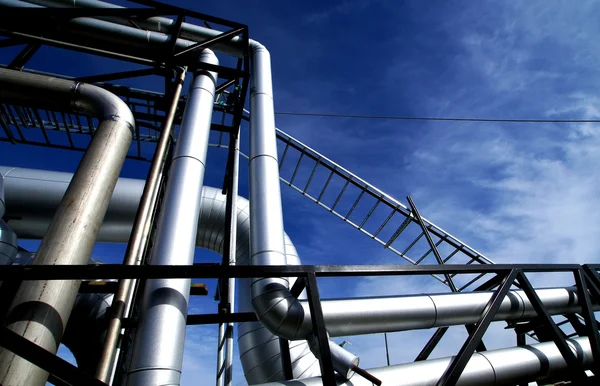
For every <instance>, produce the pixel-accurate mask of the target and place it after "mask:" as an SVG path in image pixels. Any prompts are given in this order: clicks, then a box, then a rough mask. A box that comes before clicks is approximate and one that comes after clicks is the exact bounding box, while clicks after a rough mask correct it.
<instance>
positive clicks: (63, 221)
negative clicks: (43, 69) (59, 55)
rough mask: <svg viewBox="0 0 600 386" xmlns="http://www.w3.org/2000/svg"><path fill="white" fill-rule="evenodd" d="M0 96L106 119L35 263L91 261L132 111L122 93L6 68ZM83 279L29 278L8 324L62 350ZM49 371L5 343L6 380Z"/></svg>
mask: <svg viewBox="0 0 600 386" xmlns="http://www.w3.org/2000/svg"><path fill="white" fill-rule="evenodd" d="M32 95H35V96H36V98H35V99H32V97H31V96H32ZM0 99H1V100H3V101H6V102H9V103H16V104H19V103H27V104H31V103H35V104H36V105H38V106H40V107H44V108H48V109H52V108H59V109H61V110H70V111H74V112H77V113H80V114H85V115H92V116H95V117H97V118H98V119H99V120H100V121H101V122H100V125H99V126H98V128H97V130H96V133H95V134H94V136H93V138H92V140H91V142H90V144H89V146H88V149H87V150H86V152H85V154H84V156H83V159H82V160H81V162H80V164H79V166H78V168H77V171H76V172H75V174H74V176H73V179H72V181H71V183H70V184H69V187H68V189H67V191H66V193H65V196H64V198H63V199H62V200H61V202H60V205H59V206H58V209H57V210H56V214H55V216H54V219H53V221H52V223H51V224H50V227H49V229H48V231H47V232H46V234H45V236H44V238H43V240H42V243H41V245H40V247H39V250H38V252H37V254H36V258H35V261H34V264H41V265H44V264H86V263H87V261H88V259H89V257H90V253H91V251H92V248H93V246H94V243H95V241H96V235H97V233H98V230H99V229H100V225H101V224H102V220H103V218H104V214H105V213H106V209H107V207H108V203H109V201H110V197H111V194H112V191H113V189H114V186H115V184H116V182H117V179H118V177H119V172H120V170H121V167H122V165H123V162H124V161H125V156H126V155H127V151H128V149H129V144H130V143H131V139H132V136H133V132H134V120H133V116H132V115H131V112H130V111H129V109H128V108H127V105H126V104H125V103H124V102H123V101H121V99H119V98H118V97H117V96H115V95H113V94H111V93H110V92H108V91H106V90H103V89H101V88H99V87H96V86H91V85H86V84H81V83H79V82H73V81H66V80H61V79H56V78H51V77H45V76H40V75H33V74H23V73H21V72H18V71H11V70H5V69H0ZM79 284H80V282H79V281H52V280H50V281H36V282H32V283H24V284H23V285H22V286H21V288H20V289H19V291H18V293H17V295H16V296H15V298H14V299H13V303H12V305H11V308H10V311H9V313H8V317H7V321H8V323H7V326H8V328H10V329H11V330H12V331H14V332H17V333H19V334H20V335H22V336H23V337H25V338H27V339H29V340H31V341H34V342H36V343H37V344H38V345H40V346H41V347H43V348H44V349H46V350H48V351H50V352H56V350H57V349H58V345H59V344H60V339H61V337H62V334H63V332H64V328H65V322H64V321H66V320H68V319H69V314H70V313H71V309H72V307H73V304H74V302H75V297H76V295H77V290H78V288H79ZM47 376H48V374H47V373H46V372H45V371H43V370H41V369H40V368H38V367H37V366H34V365H32V364H31V363H30V362H28V361H25V360H24V359H22V358H21V357H18V356H16V355H14V354H13V353H12V352H9V351H7V350H3V349H0V383H2V384H4V385H7V386H8V385H23V384H27V385H43V384H44V383H45V381H46V378H47Z"/></svg>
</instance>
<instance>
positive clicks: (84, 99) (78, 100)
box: [71, 82, 135, 135]
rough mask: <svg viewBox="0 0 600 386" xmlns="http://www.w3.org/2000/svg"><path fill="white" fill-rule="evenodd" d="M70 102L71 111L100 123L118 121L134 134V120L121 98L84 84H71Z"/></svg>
mask: <svg viewBox="0 0 600 386" xmlns="http://www.w3.org/2000/svg"><path fill="white" fill-rule="evenodd" d="M72 90H73V94H74V95H75V98H73V99H72V100H71V107H72V108H73V110H75V111H78V112H81V113H85V114H90V115H94V116H96V117H98V119H100V120H102V121H107V120H108V121H120V122H122V123H124V124H125V125H126V126H127V127H128V128H129V130H131V134H132V135H134V134H135V119H134V117H133V114H132V113H131V110H130V109H129V107H128V106H127V104H126V103H125V102H123V100H121V98H119V97H118V96H116V95H115V94H113V93H111V92H110V91H107V90H105V89H103V88H101V87H98V86H94V85H91V84H86V83H79V82H75V83H73V88H72Z"/></svg>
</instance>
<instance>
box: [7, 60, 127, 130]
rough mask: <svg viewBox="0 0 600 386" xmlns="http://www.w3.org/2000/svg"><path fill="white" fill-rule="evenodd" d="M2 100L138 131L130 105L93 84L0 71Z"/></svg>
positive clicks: (12, 71) (13, 71)
mask: <svg viewBox="0 0 600 386" xmlns="http://www.w3.org/2000/svg"><path fill="white" fill-rule="evenodd" d="M32 95H35V97H36V98H32ZM0 99H2V100H4V101H7V102H9V103H16V104H26V105H27V106H35V107H41V108H47V109H59V110H60V109H62V110H64V109H65V108H71V109H72V110H73V111H74V112H76V113H81V114H86V115H92V116H94V117H96V118H98V119H100V120H112V121H121V122H123V123H124V124H126V126H127V127H128V128H129V129H130V130H131V133H132V134H133V133H134V132H135V120H134V118H133V114H132V113H131V110H129V107H128V106H127V104H125V102H123V101H122V100H121V98H119V97H118V96H116V95H115V94H113V93H111V92H109V91H106V90H105V89H103V88H101V87H98V86H94V85H91V84H85V83H80V82H74V81H72V80H66V79H59V78H53V77H50V76H43V75H37V74H28V73H23V72H20V71H15V70H8V69H4V68H0Z"/></svg>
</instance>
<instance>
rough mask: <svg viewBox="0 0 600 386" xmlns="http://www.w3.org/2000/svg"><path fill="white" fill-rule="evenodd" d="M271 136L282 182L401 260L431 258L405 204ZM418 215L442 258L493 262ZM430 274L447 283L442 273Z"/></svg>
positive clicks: (293, 142)
mask: <svg viewBox="0 0 600 386" xmlns="http://www.w3.org/2000/svg"><path fill="white" fill-rule="evenodd" d="M277 142H278V149H279V151H280V154H279V172H280V179H281V181H282V182H283V183H284V184H285V185H287V186H289V187H291V188H292V189H294V190H295V191H297V192H298V193H300V194H301V195H303V196H304V197H306V198H308V199H309V200H311V201H312V202H314V203H316V204H317V205H319V206H320V207H322V208H323V209H325V210H327V211H329V212H330V213H332V214H334V215H335V216H336V217H338V218H339V219H341V220H342V221H344V222H345V223H347V224H348V225H350V226H351V227H353V228H354V229H356V230H358V231H360V232H361V233H363V234H365V235H367V236H368V237H369V238H371V239H373V240H375V241H376V242H377V243H379V244H380V245H382V246H383V247H384V248H385V249H388V250H390V251H392V252H393V253H395V254H396V255H398V256H400V257H401V258H402V259H404V260H406V261H407V262H409V263H411V264H413V265H419V264H437V262H436V261H435V260H434V259H433V254H432V252H433V251H432V248H431V247H430V246H429V244H428V243H427V241H426V240H425V237H424V233H423V231H422V230H421V228H420V226H419V225H418V224H417V222H416V219H415V216H414V214H413V213H412V212H411V210H410V209H409V208H408V207H407V206H405V205H404V204H402V203H401V202H399V201H398V200H396V199H394V198H393V197H392V196H390V195H388V194H386V193H384V192H382V191H381V190H379V189H377V188H376V187H374V186H373V185H371V184H369V183H368V182H366V181H365V180H363V179H361V178H360V177H358V176H356V175H355V174H353V173H351V172H350V171H348V170H347V169H345V168H343V167H341V166H340V165H338V164H336V163H335V162H333V161H332V160H330V159H328V158H327V157H325V156H323V155H322V154H320V153H318V152H317V151H315V150H313V149H311V148H310V147H308V146H307V145H305V144H303V143H302V142H300V141H298V140H297V139H295V138H293V137H292V136H290V135H288V134H286V133H284V132H283V131H281V130H279V129H277ZM244 156H245V155H244ZM245 157H246V158H247V156H245ZM423 220H424V222H425V224H426V226H427V229H428V231H429V233H430V234H431V235H432V237H433V239H434V242H435V245H436V247H437V248H438V250H439V251H440V253H443V255H444V256H445V257H444V258H443V263H444V264H446V263H447V264H474V263H475V264H493V261H491V260H490V259H489V258H487V257H486V256H484V255H483V254H481V253H479V252H478V251H476V250H475V249H474V248H472V247H470V246H468V245H467V244H466V243H464V242H462V241H461V240H459V239H458V238H456V237H454V236H452V235H451V234H450V233H448V232H446V231H445V230H443V229H442V228H440V227H438V226H437V225H435V224H433V223H432V222H430V221H428V220H427V219H425V218H423ZM433 276H434V277H435V278H436V279H438V280H439V281H440V282H442V283H444V284H446V285H448V283H447V281H446V279H445V278H442V277H440V276H438V275H433ZM454 276H455V275H451V278H453V277H454ZM461 276H463V277H464V276H467V275H461ZM484 276H485V274H478V275H471V276H469V277H468V278H467V280H462V282H460V279H458V278H457V279H458V280H459V282H458V283H457V286H458V290H459V291H463V290H465V289H468V288H470V287H471V286H472V285H473V284H474V283H476V282H478V281H479V280H480V279H481V278H482V277H484ZM455 280H456V279H455Z"/></svg>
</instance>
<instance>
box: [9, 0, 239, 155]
mask: <svg viewBox="0 0 600 386" xmlns="http://www.w3.org/2000/svg"><path fill="white" fill-rule="evenodd" d="M130 2H132V3H138V4H141V5H143V6H144V7H145V8H139V7H138V8H122V9H119V8H107V9H101V8H98V9H96V8H92V9H90V8H70V9H68V8H3V10H2V12H1V13H0V35H4V36H5V37H7V38H5V39H3V40H0V49H2V48H5V47H12V46H14V45H25V47H24V48H23V49H22V50H21V51H20V52H19V53H18V54H17V55H16V57H15V58H14V59H12V60H11V61H10V63H8V64H5V65H3V67H6V68H10V69H14V70H19V71H31V72H38V73H39V72H40V71H35V70H33V71H32V70H31V69H26V68H25V65H26V64H27V63H28V62H29V60H30V59H31V57H33V55H34V54H35V53H36V52H37V51H38V49H39V48H40V47H42V46H44V45H46V46H52V47H60V48H65V49H69V50H73V51H78V52H84V53H89V54H93V55H97V56H103V57H108V58H113V59H118V60H122V61H124V62H130V63H137V64H142V65H145V66H147V68H142V69H139V70H131V71H123V72H117V73H107V74H100V75H90V76H84V77H80V78H77V79H74V80H77V81H81V82H87V83H94V84H97V85H99V86H101V87H104V88H106V89H108V90H110V91H112V92H114V93H115V94H117V95H119V96H121V97H123V99H124V100H125V101H126V103H128V104H129V105H130V107H132V111H133V112H134V116H135V118H136V124H137V125H136V126H137V127H138V130H139V128H140V127H145V128H148V129H149V130H150V131H149V136H150V137H155V136H157V132H158V131H160V127H161V126H162V124H163V121H164V119H165V115H166V114H165V111H166V109H167V108H168V106H169V103H170V101H171V97H170V95H169V90H168V88H169V85H170V83H171V81H170V78H171V77H172V74H173V73H174V70H175V68H176V67H179V66H188V67H189V68H190V70H210V71H216V72H218V74H219V78H221V80H222V83H221V84H219V85H218V86H217V93H224V92H227V93H228V95H232V96H233V97H230V98H228V101H227V102H228V103H227V104H226V105H215V110H218V111H221V112H222V114H224V116H225V115H230V116H231V119H230V120H227V122H230V124H228V125H218V124H214V125H213V127H212V129H213V130H218V131H224V132H229V133H232V132H236V133H237V130H238V129H239V126H240V123H241V120H242V116H243V110H244V104H245V101H246V94H247V91H248V85H249V74H250V64H249V60H248V58H249V55H248V53H249V52H248V42H249V35H248V27H247V26H246V25H243V24H240V23H236V22H233V21H229V20H225V19H221V18H218V17H214V16H210V15H206V14H202V13H199V12H195V11H191V10H187V9H183V8H179V7H175V6H171V5H168V4H163V3H160V2H158V1H138V0H130ZM103 16H104V17H107V16H119V17H124V18H127V19H128V20H129V22H130V24H131V26H133V27H138V26H137V23H136V21H138V20H140V19H143V18H148V17H152V16H168V17H172V18H174V19H175V20H176V23H175V25H174V27H173V28H172V29H171V30H170V31H169V33H170V35H171V38H170V39H169V40H168V41H167V43H166V45H165V48H164V49H163V50H148V52H145V53H143V55H142V56H133V55H124V54H122V53H119V52H116V51H113V50H111V48H110V47H106V46H102V45H101V44H100V43H97V42H94V41H92V40H91V39H87V40H85V41H74V40H73V39H74V38H73V36H72V35H71V36H68V37H67V35H65V36H62V35H60V36H56V38H53V39H50V38H48V37H46V36H47V34H48V31H52V30H54V29H56V28H57V27H60V25H61V24H62V23H65V22H68V21H69V20H70V19H72V18H78V17H103ZM186 19H194V20H197V21H198V22H199V23H204V24H205V25H208V23H213V24H218V25H219V26H221V27H224V28H225V29H228V30H227V31H225V32H223V33H222V34H220V35H218V36H216V37H214V38H212V39H208V40H206V41H203V42H200V43H197V44H195V45H194V46H191V47H189V48H187V49H185V50H182V51H176V49H175V41H176V39H177V37H178V36H179V34H180V28H181V24H182V23H183V22H184V21H186ZM26 20H27V22H25V21H26ZM33 21H35V22H33ZM138 28H139V27H138ZM236 36H238V37H239V38H240V39H239V40H240V45H239V47H240V49H241V50H242V55H241V58H239V59H238V60H237V63H236V65H235V66H234V67H228V66H223V65H219V66H215V65H210V64H199V63H198V62H197V61H196V60H194V55H192V54H193V53H194V52H197V51H198V50H202V49H204V48H209V47H211V46H213V45H214V44H217V43H221V42H223V41H227V40H230V39H231V38H233V37H236ZM0 52H1V51H0ZM51 75H53V76H56V74H51ZM147 75H157V76H162V77H164V79H165V90H164V93H155V92H148V91H146V90H135V89H130V88H128V87H124V86H120V85H114V84H109V83H106V82H112V81H118V80H123V79H128V78H134V77H140V76H147ZM59 77H62V78H67V79H69V77H67V76H62V75H59ZM70 79H73V78H70ZM185 102H186V98H185V97H182V98H181V108H180V113H178V114H177V118H178V119H176V122H175V124H178V123H179V120H180V118H181V115H182V114H181V112H182V111H183V107H184V106H185ZM144 107H147V109H148V112H147V113H144V112H142V111H139V110H140V108H144ZM0 115H2V119H1V120H0V123H1V124H2V125H1V128H2V130H3V131H4V133H5V137H0V141H4V142H11V143H13V144H17V143H22V144H29V145H35V146H46V147H54V148H59V149H69V150H81V151H83V150H85V149H83V148H78V147H77V146H75V145H74V144H73V141H72V138H71V132H70V131H69V129H68V127H67V126H68V125H66V124H65V125H64V126H65V131H66V133H67V135H68V140H69V145H68V146H66V145H61V144H53V143H52V142H51V140H50V139H49V138H48V136H47V135H46V130H45V128H44V127H43V122H42V120H41V119H40V120H39V121H40V122H38V121H37V120H36V119H35V117H33V118H34V119H33V120H31V121H30V122H31V123H33V125H30V126H29V125H28V123H27V121H25V122H23V121H22V120H21V122H20V124H24V126H25V127H39V128H40V129H41V130H42V131H43V135H44V139H45V141H43V142H39V141H33V140H29V139H27V138H26V137H25V136H24V135H23V133H22V131H21V130H20V128H18V127H17V129H16V132H13V131H12V130H10V128H9V126H8V124H10V123H13V124H15V123H17V122H16V121H14V120H9V119H8V118H7V117H8V116H7V115H6V113H5V111H4V108H2V109H0ZM225 121H226V120H225V119H223V122H225ZM89 126H92V125H89ZM80 129H81V128H80ZM89 129H90V130H91V131H92V132H93V127H90V128H89ZM152 132H154V134H152ZM137 134H138V135H137V138H136V140H137V148H138V149H137V150H138V151H137V155H135V156H130V157H129V158H133V159H140V160H147V159H146V158H144V157H143V156H142V154H141V150H140V148H141V143H140V142H143V141H144V138H140V136H139V131H138V133H137Z"/></svg>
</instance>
